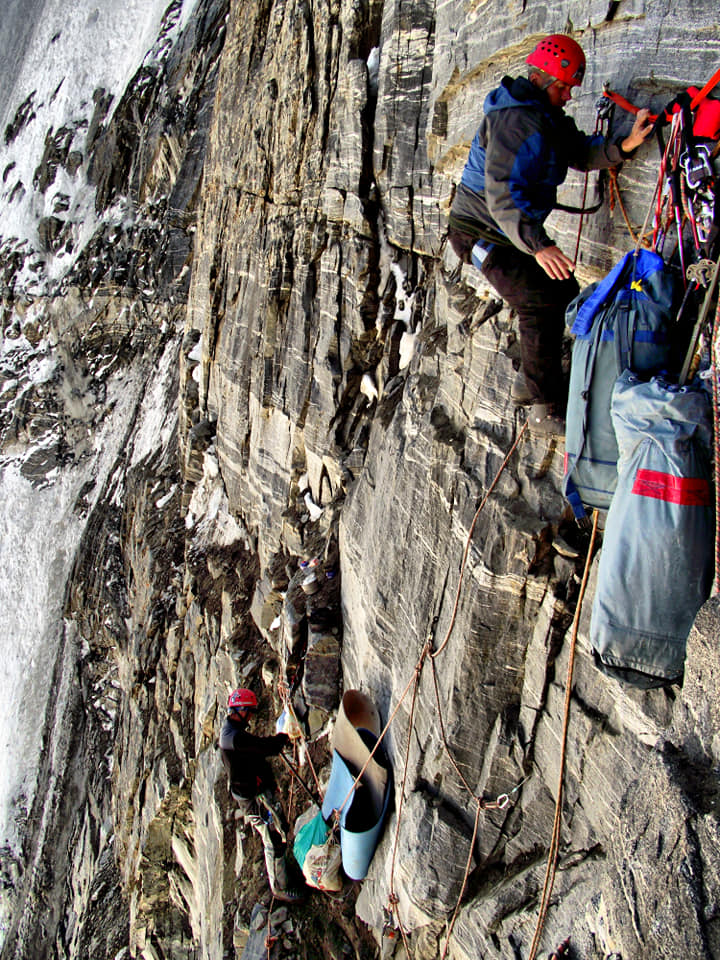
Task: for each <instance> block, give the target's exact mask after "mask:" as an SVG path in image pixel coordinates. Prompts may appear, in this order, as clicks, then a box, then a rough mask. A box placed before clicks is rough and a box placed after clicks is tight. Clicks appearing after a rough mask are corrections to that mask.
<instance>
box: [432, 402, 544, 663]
mask: <svg viewBox="0 0 720 960" xmlns="http://www.w3.org/2000/svg"><path fill="white" fill-rule="evenodd" d="M527 428H528V422H527V420H526V421H525V423H524V424H523V425H522V427H521V428H520V430H519V431H518V435H517V437H515V442H514V443H513V445H512V446H511V447H510V449H509V451H508V453H507V456H506V457H505V459H504V460H503V462H502V464H501V465H500V469H499V470H498V472H497V473H496V474H495V479H494V480H493V482H492V483H491V484H490V486H489V487H488V489H487V493H486V494H485V496H484V497H483V498H482V500H481V502H480V506H479V507H478V508H477V510H476V511H475V516H474V517H473V519H472V523H471V524H470V530H469V531H468V535H467V539H466V541H465V549H464V551H463V556H462V560H461V562H460V579H459V580H458V585H457V590H456V592H455V603H454V605H453V611H452V615H451V617H450V625H449V627H448V629H447V633H446V634H445V639H444V640H443V642H442V643H441V644H440V646H439V647H438V649H437V650H435V651H434V652H432V653H431V654H430V657H431V659H433V660H434V659H435V658H436V657H439V656H440V654H441V653H442V652H443V650H444V649H445V647H446V646H447V644H448V641H449V639H450V634H451V633H452V632H453V627H454V626H455V620H456V619H457V612H458V607H459V606H460V588H461V587H462V581H463V576H464V575H465V567H466V565H467V559H468V555H469V553H470V547H471V545H472V538H473V533H474V532H475V524H476V523H477V522H478V518H479V516H480V514H481V513H482V511H483V508H484V507H485V504H486V503H487V502H488V500H489V499H490V494H491V493H492V492H493V490H494V489H495V487H496V486H497V484H498V482H499V480H500V477H501V476H502V473H503V471H504V470H505V467H506V466H507V465H508V463H509V462H510V457H511V456H512V455H513V453H515V450H516V449H517V447H518V444H519V443H520V441H521V440H522V438H523V436H524V435H525V431H526V430H527Z"/></svg>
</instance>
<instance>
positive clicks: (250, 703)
mask: <svg viewBox="0 0 720 960" xmlns="http://www.w3.org/2000/svg"><path fill="white" fill-rule="evenodd" d="M257 705H258V702H257V697H256V696H255V694H254V693H253V692H252V690H248V689H247V688H246V687H238V688H237V690H233V692H232V693H231V694H230V696H229V697H228V710H231V711H235V710H257Z"/></svg>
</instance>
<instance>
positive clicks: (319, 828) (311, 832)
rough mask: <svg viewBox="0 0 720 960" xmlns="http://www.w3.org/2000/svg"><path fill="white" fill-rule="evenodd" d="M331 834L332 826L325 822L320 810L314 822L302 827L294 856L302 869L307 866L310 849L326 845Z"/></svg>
mask: <svg viewBox="0 0 720 960" xmlns="http://www.w3.org/2000/svg"><path fill="white" fill-rule="evenodd" d="M329 833H330V824H329V823H326V822H325V821H324V820H323V815H322V813H321V812H320V811H319V810H318V812H317V813H316V814H315V816H314V817H313V818H312V820H310V821H309V822H308V823H306V824H304V825H303V826H302V827H300V829H299V830H298V832H297V836H296V837H295V843H294V844H293V854H294V855H295V859H296V860H297V862H298V863H299V864H300V868H301V869H302V867H303V866H304V864H305V859H306V857H307V855H308V851H309V850H310V847H316V846H321V845H322V844H324V843H325V842H326V840H327V838H328V834H329Z"/></svg>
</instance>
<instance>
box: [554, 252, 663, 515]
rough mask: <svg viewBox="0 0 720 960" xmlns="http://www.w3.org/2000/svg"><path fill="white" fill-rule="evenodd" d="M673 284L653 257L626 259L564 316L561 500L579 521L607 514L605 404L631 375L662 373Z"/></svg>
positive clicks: (610, 482) (610, 465) (613, 452)
mask: <svg viewBox="0 0 720 960" xmlns="http://www.w3.org/2000/svg"><path fill="white" fill-rule="evenodd" d="M674 286H675V284H674V280H673V277H672V274H671V273H670V270H669V269H668V268H667V267H666V266H665V262H664V261H663V259H662V257H661V256H660V255H659V254H657V253H653V252H652V251H650V250H640V251H638V254H637V256H635V254H634V253H633V252H631V253H627V254H626V255H625V256H624V257H623V259H622V260H621V261H620V263H618V264H617V266H616V267H615V268H614V269H613V270H612V271H611V272H610V273H609V274H608V275H607V276H606V277H605V278H604V279H603V280H601V281H599V282H598V283H595V284H592V285H591V286H589V287H586V289H585V290H583V291H581V293H580V294H579V295H578V297H576V299H575V300H574V301H573V302H572V303H571V304H570V306H569V307H568V309H567V314H566V321H567V323H568V326H570V327H571V330H572V333H573V335H574V336H575V343H574V345H573V351H572V367H571V370H570V385H569V390H568V408H567V418H566V434H565V450H566V453H565V477H564V485H563V492H564V493H565V496H566V497H567V499H568V501H569V502H570V505H571V506H572V508H573V512H574V514H575V516H576V517H577V518H578V519H581V518H583V517H584V516H585V507H597V508H598V509H600V510H607V508H608V507H609V506H610V500H611V499H612V495H613V491H614V490H615V485H616V483H617V458H618V447H617V441H616V439H615V432H614V430H613V426H612V421H611V419H610V400H611V396H612V390H613V387H614V385H615V381H616V380H617V378H618V377H619V376H620V374H621V373H622V371H623V370H625V369H630V370H633V371H635V373H638V374H641V375H642V376H643V377H644V378H645V379H649V377H650V376H652V375H653V374H655V373H660V372H662V371H663V370H664V369H666V367H667V364H668V360H669V356H670V346H669V340H668V320H669V319H670V317H671V315H672V311H673V294H674Z"/></svg>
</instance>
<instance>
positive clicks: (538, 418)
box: [528, 403, 565, 440]
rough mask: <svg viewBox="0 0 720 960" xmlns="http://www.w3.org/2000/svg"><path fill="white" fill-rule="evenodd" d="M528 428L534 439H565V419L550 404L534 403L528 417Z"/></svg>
mask: <svg viewBox="0 0 720 960" xmlns="http://www.w3.org/2000/svg"><path fill="white" fill-rule="evenodd" d="M528 428H529V430H530V433H531V434H532V435H533V436H534V437H553V438H554V439H556V440H564V439H565V418H564V417H561V416H560V415H559V414H558V413H557V410H556V407H555V406H554V405H553V404H552V403H534V404H533V405H532V407H531V408H530V414H529V416H528Z"/></svg>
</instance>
